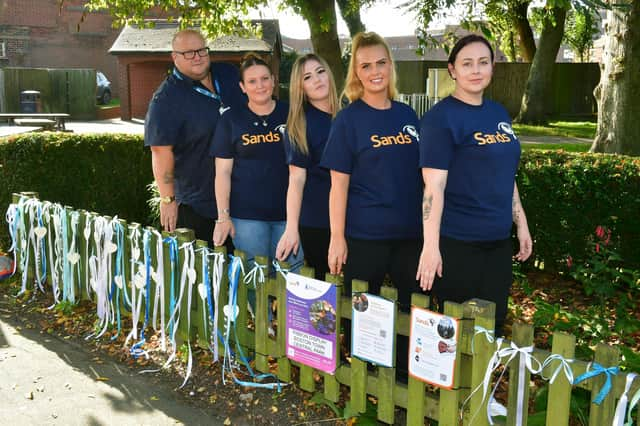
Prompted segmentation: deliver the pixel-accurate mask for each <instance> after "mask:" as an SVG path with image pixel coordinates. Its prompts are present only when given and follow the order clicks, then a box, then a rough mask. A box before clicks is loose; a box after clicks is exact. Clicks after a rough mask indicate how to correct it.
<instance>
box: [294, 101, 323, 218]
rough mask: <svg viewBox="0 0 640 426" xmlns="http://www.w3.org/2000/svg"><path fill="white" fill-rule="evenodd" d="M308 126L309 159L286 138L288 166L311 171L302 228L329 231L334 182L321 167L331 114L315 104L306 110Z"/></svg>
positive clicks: (306, 189) (307, 181) (302, 210)
mask: <svg viewBox="0 0 640 426" xmlns="http://www.w3.org/2000/svg"><path fill="white" fill-rule="evenodd" d="M305 119H306V122H307V132H306V135H307V147H308V148H309V155H305V154H304V153H302V152H301V151H300V150H299V149H298V148H297V146H295V145H293V144H292V143H291V141H290V139H289V132H286V134H285V138H284V141H285V144H284V147H285V150H286V153H287V163H288V164H291V165H293V166H296V167H300V168H303V169H306V170H307V179H306V181H305V184H304V192H303V194H302V208H301V210H300V225H301V226H306V227H310V228H326V229H328V228H329V190H330V189H331V178H330V176H329V171H328V170H327V169H325V168H324V167H320V159H321V158H322V153H323V152H324V147H325V146H326V145H327V138H328V137H329V130H331V114H327V113H326V112H324V111H320V110H319V109H317V108H316V107H314V106H313V105H311V104H307V105H306V106H305Z"/></svg>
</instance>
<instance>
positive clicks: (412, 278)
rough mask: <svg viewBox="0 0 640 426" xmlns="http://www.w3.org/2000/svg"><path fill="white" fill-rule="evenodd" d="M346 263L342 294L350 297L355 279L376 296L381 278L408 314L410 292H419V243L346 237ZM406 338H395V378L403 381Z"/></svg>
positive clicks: (346, 331)
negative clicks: (391, 289)
mask: <svg viewBox="0 0 640 426" xmlns="http://www.w3.org/2000/svg"><path fill="white" fill-rule="evenodd" d="M347 248H348V250H349V252H348V255H347V263H346V265H345V266H344V287H345V294H347V295H349V296H351V281H352V280H353V279H359V280H363V281H367V282H368V283H369V292H370V293H372V294H380V287H382V283H383V281H384V278H385V275H386V274H389V276H390V278H391V282H392V283H393V285H394V286H395V287H396V288H397V289H398V305H399V308H400V310H401V311H403V312H409V311H410V308H411V293H413V292H421V291H422V290H421V289H420V287H419V284H418V281H416V271H417V269H418V261H419V259H420V251H421V250H422V242H421V241H420V240H417V239H416V240H376V241H370V240H359V239H354V238H347ZM344 335H345V343H346V345H347V346H348V347H349V348H350V347H351V324H350V321H348V320H345V326H344ZM408 356H409V339H408V337H406V336H403V335H398V336H397V339H396V375H397V376H398V377H399V378H400V380H403V381H406V378H407V374H408Z"/></svg>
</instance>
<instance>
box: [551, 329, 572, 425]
mask: <svg viewBox="0 0 640 426" xmlns="http://www.w3.org/2000/svg"><path fill="white" fill-rule="evenodd" d="M575 347H576V338H575V336H573V335H571V334H567V333H562V332H555V333H553V346H552V348H551V352H552V353H554V354H558V355H560V356H562V357H563V358H565V359H573V357H574V356H575ZM559 363H560V361H559V360H558V361H554V362H553V363H551V364H550V365H549V366H548V367H547V368H546V369H545V371H543V374H544V375H545V376H546V377H550V375H551V374H553V371H555V370H556V368H558V367H559ZM572 385H573V384H572V383H569V380H568V379H567V376H566V375H565V374H564V373H563V372H562V370H561V371H560V373H558V375H557V376H556V379H555V380H554V382H553V383H549V395H548V397H547V398H548V399H547V424H548V425H550V424H554V425H568V424H569V412H570V410H569V407H570V404H571V386H572Z"/></svg>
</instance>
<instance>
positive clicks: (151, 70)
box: [109, 20, 282, 120]
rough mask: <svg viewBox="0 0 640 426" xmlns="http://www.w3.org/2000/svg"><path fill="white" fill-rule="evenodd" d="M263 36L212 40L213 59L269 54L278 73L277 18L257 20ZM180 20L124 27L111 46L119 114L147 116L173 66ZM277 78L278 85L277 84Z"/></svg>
mask: <svg viewBox="0 0 640 426" xmlns="http://www.w3.org/2000/svg"><path fill="white" fill-rule="evenodd" d="M257 22H258V23H260V24H261V25H262V39H252V38H241V37H237V36H224V37H220V38H218V39H216V40H212V41H209V43H208V47H209V49H210V51H211V60H212V61H224V62H231V63H236V64H238V63H239V62H240V60H241V58H242V56H243V55H244V54H245V53H247V52H256V53H258V54H261V55H263V56H266V57H270V62H271V68H272V70H273V72H274V75H275V76H276V79H277V76H278V71H279V68H280V56H281V52H282V41H281V38H280V29H279V26H278V21H273V20H264V21H257ZM177 30H178V29H177V24H175V23H169V22H166V21H161V20H158V21H156V23H155V27H154V28H144V29H142V28H137V27H134V26H127V27H125V28H124V29H123V30H122V32H121V33H120V35H119V36H118V38H117V39H116V41H115V43H114V44H113V46H112V47H111V49H110V50H109V52H110V53H111V54H113V55H114V56H115V57H117V60H118V82H119V86H120V115H121V117H122V119H123V120H130V119H132V118H138V119H144V117H145V115H146V114H147V107H148V105H149V101H150V100H151V97H152V96H153V93H154V92H155V90H156V89H157V88H158V86H159V85H160V83H162V81H163V80H164V79H165V78H166V77H167V73H168V71H169V70H170V69H171V68H172V67H173V61H172V59H171V39H172V38H173V35H174V34H175V32H176V31H177ZM277 83H278V82H277V81H276V87H277Z"/></svg>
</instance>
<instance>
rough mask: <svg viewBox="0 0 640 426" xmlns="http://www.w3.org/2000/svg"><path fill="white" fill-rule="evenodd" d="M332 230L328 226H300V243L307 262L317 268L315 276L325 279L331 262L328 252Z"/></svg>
mask: <svg viewBox="0 0 640 426" xmlns="http://www.w3.org/2000/svg"><path fill="white" fill-rule="evenodd" d="M329 240H330V232H329V229H326V228H309V227H306V226H301V227H300V244H301V245H302V249H303V250H304V260H305V263H306V264H307V265H308V266H310V267H312V268H313V269H314V270H315V277H316V279H318V280H321V281H324V280H325V276H326V274H327V272H329V264H328V262H327V254H328V253H329Z"/></svg>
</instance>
